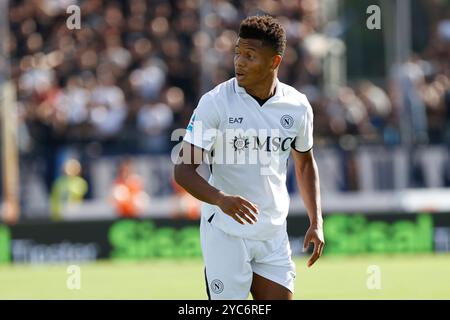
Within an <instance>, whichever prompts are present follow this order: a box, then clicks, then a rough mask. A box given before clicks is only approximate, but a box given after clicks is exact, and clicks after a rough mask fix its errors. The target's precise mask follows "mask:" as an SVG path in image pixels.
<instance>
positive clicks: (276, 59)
mask: <svg viewBox="0 0 450 320" xmlns="http://www.w3.org/2000/svg"><path fill="white" fill-rule="evenodd" d="M282 59H283V58H282V57H281V56H280V55H279V54H277V55H275V56H274V57H273V60H272V66H271V67H270V68H271V69H272V71H273V70H275V69H276V68H278V66H279V65H280V63H281V60H282Z"/></svg>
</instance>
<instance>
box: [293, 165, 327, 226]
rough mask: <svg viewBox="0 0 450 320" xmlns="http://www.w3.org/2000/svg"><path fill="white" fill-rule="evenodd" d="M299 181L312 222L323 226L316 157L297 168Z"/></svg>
mask: <svg viewBox="0 0 450 320" xmlns="http://www.w3.org/2000/svg"><path fill="white" fill-rule="evenodd" d="M296 174H297V183H298V185H299V189H300V191H301V192H300V194H301V196H302V198H303V202H304V204H305V207H306V210H307V212H308V216H309V220H310V223H311V224H314V225H318V226H322V223H323V219H322V208H321V205H320V183H319V172H318V169H317V165H316V162H315V160H314V158H311V159H310V160H309V161H307V162H306V163H305V164H304V165H302V166H301V168H298V170H296Z"/></svg>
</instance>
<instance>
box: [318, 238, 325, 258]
mask: <svg viewBox="0 0 450 320" xmlns="http://www.w3.org/2000/svg"><path fill="white" fill-rule="evenodd" d="M324 247H325V243H323V242H320V249H319V257H321V256H322V253H323V248H324Z"/></svg>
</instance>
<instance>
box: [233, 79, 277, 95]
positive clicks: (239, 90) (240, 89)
mask: <svg viewBox="0 0 450 320" xmlns="http://www.w3.org/2000/svg"><path fill="white" fill-rule="evenodd" d="M233 80H234V81H233V84H234V92H236V93H239V94H247V95H249V94H248V93H247V91H245V89H244V88H243V87H241V86H240V85H239V84H238V82H237V80H236V78H233ZM282 95H283V90H282V89H281V84H280V81H279V80H278V78H277V79H276V88H275V94H274V95H273V96H272V97H271V99H272V98H273V97H278V96H282ZM249 96H250V95H249Z"/></svg>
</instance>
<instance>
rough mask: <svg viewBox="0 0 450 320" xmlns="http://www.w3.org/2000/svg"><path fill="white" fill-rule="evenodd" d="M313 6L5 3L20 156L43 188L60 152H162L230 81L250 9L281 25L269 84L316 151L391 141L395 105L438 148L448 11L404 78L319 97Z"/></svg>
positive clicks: (266, 0)
mask: <svg viewBox="0 0 450 320" xmlns="http://www.w3.org/2000/svg"><path fill="white" fill-rule="evenodd" d="M323 3H324V2H322V1H319V0H302V1H297V0H282V1H270V0H263V1H237V0H235V1H225V0H212V1H200V0H176V1H175V0H172V1H162V0H129V1H118V0H108V1H107V0H84V1H83V0H78V1H77V0H41V1H19V0H16V1H14V0H13V1H11V6H10V12H9V19H10V28H11V30H10V31H11V32H10V41H9V50H10V56H11V62H12V64H11V67H12V70H11V72H12V77H13V79H14V80H15V81H16V83H17V88H18V98H19V104H18V108H19V117H20V119H21V123H20V149H21V152H22V153H23V154H31V155H41V156H43V157H44V158H45V163H46V167H47V170H48V173H47V178H46V181H47V187H48V188H49V189H50V186H51V183H52V181H54V179H55V172H56V171H57V170H56V169H55V168H56V167H57V166H56V164H57V161H58V154H59V153H60V152H62V150H64V149H65V148H68V147H75V148H79V149H80V150H81V153H87V154H88V155H92V156H95V155H96V154H99V153H118V154H121V153H127V154H133V153H147V154H148V153H151V154H158V153H168V152H170V149H171V147H172V145H173V144H175V142H171V141H170V133H171V132H172V131H173V130H174V129H176V128H183V127H185V126H186V124H187V122H188V120H189V117H190V115H191V113H192V110H193V109H194V108H195V106H196V103H197V101H198V99H199V97H200V96H201V95H202V94H203V93H204V92H205V91H207V90H209V89H211V88H213V87H214V86H215V85H217V84H218V83H220V82H222V81H225V80H227V79H229V78H230V77H232V76H233V73H234V70H233V47H234V44H235V41H236V38H237V31H238V28H239V23H240V21H241V20H242V19H243V18H245V17H246V16H248V15H252V14H262V13H269V14H272V15H275V16H277V17H278V18H279V20H280V21H281V22H282V24H283V25H284V26H285V28H286V30H287V38H288V39H287V40H288V42H287V48H286V53H285V56H284V60H283V63H282V66H281V69H280V74H279V78H280V80H282V81H283V82H286V83H288V84H290V85H292V86H294V87H295V88H297V89H298V90H300V91H302V92H304V93H305V94H306V95H307V97H308V98H309V100H310V102H311V104H312V106H313V109H314V113H315V135H316V138H315V139H316V145H327V144H328V145H330V144H331V145H338V146H340V147H342V148H344V149H351V148H354V147H355V146H356V144H358V143H383V144H390V145H396V144H399V143H401V136H402V126H401V124H402V117H403V116H404V115H405V114H406V111H405V108H404V106H405V105H408V108H409V109H408V110H409V111H410V113H411V116H410V117H409V119H410V122H411V126H412V128H413V130H414V131H415V132H417V140H416V141H415V142H418V143H448V144H450V129H449V128H450V95H449V90H450V80H449V77H450V74H449V70H450V68H449V61H450V11H447V15H446V16H443V17H441V18H438V17H436V19H435V20H431V29H430V30H431V37H430V39H429V44H428V45H427V48H426V50H424V52H422V53H420V54H416V55H414V56H412V57H411V59H410V60H409V61H408V62H407V63H405V64H404V65H403V66H401V68H400V70H399V71H398V74H400V75H402V77H403V78H402V79H403V80H404V81H400V82H397V83H395V82H394V81H392V82H391V81H385V82H384V83H374V81H369V80H367V79H366V80H363V81H356V82H354V83H351V85H344V86H342V87H341V88H339V90H338V91H337V92H336V94H335V95H334V96H330V95H326V94H324V91H323V76H324V64H323V56H324V50H326V49H324V48H325V47H326V43H327V41H326V35H325V34H324V25H325V23H326V21H324V18H323V15H322V14H321V5H322V4H323ZM70 5H78V6H79V7H80V9H81V11H80V12H81V28H80V29H74V30H71V29H69V28H68V27H67V25H66V22H67V18H68V17H69V15H70V14H69V13H67V12H66V9H67V7H69V6H70ZM402 86H403V87H402ZM404 87H407V89H405V88H404ZM402 92H403V93H405V92H406V94H403V95H402ZM408 99H410V101H409V104H408V101H407V100H408Z"/></svg>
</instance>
